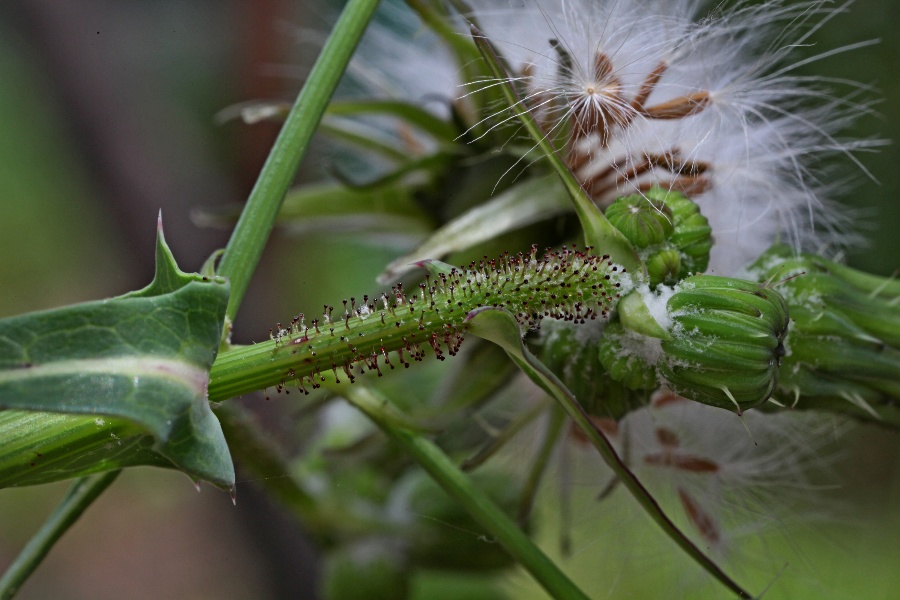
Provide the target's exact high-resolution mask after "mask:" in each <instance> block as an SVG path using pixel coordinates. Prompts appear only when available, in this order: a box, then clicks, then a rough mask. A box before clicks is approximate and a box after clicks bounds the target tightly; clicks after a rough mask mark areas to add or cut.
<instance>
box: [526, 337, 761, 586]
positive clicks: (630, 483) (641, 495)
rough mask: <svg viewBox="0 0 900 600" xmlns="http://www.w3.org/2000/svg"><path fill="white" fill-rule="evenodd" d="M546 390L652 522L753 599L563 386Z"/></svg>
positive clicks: (713, 572) (726, 583)
mask: <svg viewBox="0 0 900 600" xmlns="http://www.w3.org/2000/svg"><path fill="white" fill-rule="evenodd" d="M510 357H511V358H512V359H513V360H514V361H515V362H516V363H517V364H518V365H519V366H520V367H521V368H522V369H523V370H524V371H525V372H526V373H529V374H530V373H531V372H532V369H531V367H530V366H529V365H528V364H527V363H526V362H524V361H523V360H522V359H521V358H519V357H518V356H513V355H510ZM545 389H547V390H549V391H550V392H551V393H552V395H553V397H554V398H556V400H557V401H558V402H559V404H560V406H562V408H563V410H565V411H566V414H568V415H569V417H570V418H571V419H572V420H573V421H574V422H575V424H576V425H577V426H578V428H579V429H581V431H582V432H584V434H585V435H586V436H587V437H588V439H589V440H590V442H591V444H592V445H593V446H594V448H596V449H597V451H598V452H599V453H600V456H602V457H603V460H604V461H605V462H606V464H607V465H609V467H610V468H611V469H612V470H613V472H614V473H615V474H616V476H617V477H618V478H619V480H620V481H621V482H622V484H623V485H624V486H625V487H626V488H627V489H628V491H629V492H631V495H632V496H634V498H635V500H637V502H638V504H640V505H641V507H642V508H643V509H644V510H645V511H646V512H647V514H648V515H649V516H650V518H651V519H653V521H655V522H656V524H657V525H659V526H660V527H661V528H662V530H663V531H664V532H665V533H666V535H668V536H669V538H671V539H672V541H674V542H675V543H676V544H678V546H679V547H680V548H681V549H682V550H683V551H684V552H685V554H687V555H688V556H690V557H691V558H693V559H694V561H696V562H697V563H698V564H699V565H700V566H701V567H703V568H704V569H705V570H706V571H707V572H708V573H709V574H710V575H712V576H713V577H715V578H716V579H718V580H719V582H721V583H722V584H723V585H724V586H725V587H727V588H728V589H729V590H730V591H731V592H733V593H734V594H735V595H737V597H738V598H751V597H752V596H751V595H750V593H749V592H747V591H746V590H745V589H743V588H742V587H741V586H740V585H738V584H737V583H736V582H735V581H734V580H733V579H731V578H730V577H729V576H728V575H727V574H726V573H725V572H724V571H723V570H722V569H721V568H719V565H717V564H716V563H715V562H714V561H713V560H711V559H710V558H709V557H708V556H706V555H705V554H703V552H702V551H701V550H700V549H699V548H698V547H697V546H696V545H695V544H694V543H693V542H692V541H691V540H690V539H689V538H688V537H687V536H686V535H684V534H683V533H682V532H681V531H680V530H679V529H678V527H677V526H676V525H675V523H673V522H672V521H671V520H670V519H669V518H668V516H666V513H665V511H664V510H663V509H662V507H661V506H660V505H659V503H658V502H657V501H656V499H655V498H654V497H653V495H652V494H651V493H650V492H649V491H648V490H647V488H645V487H644V484H643V483H641V481H640V480H639V479H638V478H637V477H636V476H635V475H634V473H632V472H631V469H629V468H628V465H626V464H625V463H624V461H623V460H622V458H621V457H620V456H619V455H618V453H617V452H616V449H615V448H614V447H613V445H612V443H610V441H609V440H608V439H607V438H606V436H605V435H603V432H602V431H600V429H599V428H598V427H597V425H596V423H594V422H593V421H592V420H591V418H590V416H589V415H588V414H587V413H586V412H585V410H584V408H582V407H581V405H580V404H579V403H578V401H577V400H576V399H575V397H574V396H570V395H568V394H566V393H563V391H562V390H564V386H562V384H559V385H556V384H554V385H550V386H547V387H546V388H545Z"/></svg>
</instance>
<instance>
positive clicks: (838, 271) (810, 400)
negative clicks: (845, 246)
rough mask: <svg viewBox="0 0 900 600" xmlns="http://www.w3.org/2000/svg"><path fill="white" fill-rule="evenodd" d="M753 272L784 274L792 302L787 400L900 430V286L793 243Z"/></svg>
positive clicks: (783, 287) (767, 275) (770, 254)
mask: <svg viewBox="0 0 900 600" xmlns="http://www.w3.org/2000/svg"><path fill="white" fill-rule="evenodd" d="M752 271H753V272H754V273H755V274H756V275H757V276H758V277H759V278H760V279H769V280H772V279H776V278H779V279H783V281H782V282H781V283H780V284H778V285H779V289H780V290H781V291H782V292H783V293H784V295H785V298H786V299H787V302H788V305H789V306H790V312H791V321H792V323H791V331H790V334H789V336H788V337H787V339H786V340H785V348H786V354H785V357H784V361H783V367H782V379H781V383H780V387H781V388H782V390H783V391H784V393H783V398H782V399H783V400H784V402H785V403H788V404H791V405H794V406H797V407H798V408H815V409H825V410H830V411H835V412H842V413H848V414H851V415H853V416H855V417H857V418H862V419H865V420H875V421H878V422H881V423H883V424H888V425H892V426H894V427H900V411H898V409H897V408H896V406H897V403H898V401H900V304H898V302H897V298H898V297H900V285H898V283H897V282H896V281H894V280H893V279H887V278H883V277H878V276H875V275H869V274H867V273H862V272H860V271H856V270H854V269H851V268H849V267H846V266H844V265H840V264H837V263H834V262H832V261H829V260H826V259H824V258H822V257H819V256H815V255H811V254H801V255H795V254H794V253H793V252H792V251H791V250H790V249H789V248H787V247H786V246H776V247H773V248H771V249H770V250H769V251H768V252H766V253H765V254H763V256H761V257H760V259H759V260H758V261H757V262H756V264H755V265H754V266H753V267H752Z"/></svg>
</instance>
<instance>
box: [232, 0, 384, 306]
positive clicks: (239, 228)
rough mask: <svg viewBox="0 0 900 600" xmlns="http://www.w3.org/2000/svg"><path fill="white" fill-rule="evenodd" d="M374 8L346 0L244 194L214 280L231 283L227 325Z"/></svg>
mask: <svg viewBox="0 0 900 600" xmlns="http://www.w3.org/2000/svg"><path fill="white" fill-rule="evenodd" d="M377 6H378V0H349V2H348V3H347V6H346V7H345V8H344V11H343V12H342V13H341V16H340V18H339V19H338V22H337V23H336V24H335V26H334V29H333V30H332V32H331V35H330V36H329V37H328V41H326V42H325V47H324V48H322V53H321V54H320V55H319V58H318V59H317V60H316V63H315V65H314V66H313V69H312V71H311V72H310V74H309V78H308V79H307V80H306V84H305V85H304V86H303V89H302V90H301V91H300V94H299V95H298V96H297V101H296V102H295V103H294V107H293V108H292V109H291V112H290V114H289V115H288V117H287V120H286V121H285V123H284V126H283V127H282V128H281V133H279V134H278V139H276V140H275V145H274V146H273V147H272V151H271V152H270V153H269V158H268V159H267V160H266V164H265V165H263V168H262V171H261V172H260V174H259V179H257V181H256V185H255V186H254V187H253V191H252V192H250V197H249V198H248V199H247V204H246V206H245V207H244V211H243V213H241V218H240V219H239V220H238V223H237V225H236V226H235V228H234V232H233V233H232V235H231V239H230V240H229V242H228V246H227V247H226V248H225V254H224V255H223V256H222V262H221V263H220V265H219V274H220V275H223V276H225V277H228V278H229V279H230V280H231V297H230V298H229V300H228V308H227V310H226V312H225V317H226V321H227V322H228V323H231V322H233V321H234V317H235V315H236V314H237V311H238V308H239V307H240V305H241V301H242V300H243V299H244V294H245V293H246V291H247V287H248V285H249V284H250V277H251V276H252V275H253V272H254V271H255V270H256V265H257V264H258V263H259V259H260V256H262V252H263V248H264V247H265V245H266V241H267V240H268V239H269V233H270V232H271V231H272V227H273V226H274V224H275V217H276V216H277V215H278V211H279V210H280V208H281V202H282V201H283V200H284V196H285V194H286V193H287V190H288V188H289V187H290V185H291V183H292V182H293V180H294V176H295V174H296V172H297V168H298V167H299V166H300V160H301V159H302V158H303V156H304V154H305V153H306V149H307V146H308V145H309V141H310V139H311V138H312V135H313V132H315V130H316V128H317V127H318V125H319V121H320V120H321V118H322V114H323V113H324V112H325V108H326V107H327V105H328V102H329V100H330V99H331V96H332V94H333V93H334V90H335V88H336V87H337V84H338V81H340V79H341V76H342V75H343V73H344V70H345V69H346V67H347V64H348V63H349V62H350V57H351V56H352V55H353V51H354V50H355V49H356V45H357V43H358V42H359V39H360V38H361V37H362V34H363V32H364V31H365V29H366V26H367V25H368V23H369V20H370V19H371V17H372V13H373V12H375V8H376V7H377Z"/></svg>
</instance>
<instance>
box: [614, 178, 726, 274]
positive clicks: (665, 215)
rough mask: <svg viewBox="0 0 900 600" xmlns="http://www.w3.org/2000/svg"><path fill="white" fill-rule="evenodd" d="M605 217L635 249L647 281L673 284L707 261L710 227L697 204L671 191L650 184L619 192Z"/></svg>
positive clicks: (695, 271)
mask: <svg viewBox="0 0 900 600" xmlns="http://www.w3.org/2000/svg"><path fill="white" fill-rule="evenodd" d="M606 218H607V219H608V220H609V222H610V223H611V224H612V225H613V226H614V227H615V228H616V229H618V230H619V231H621V232H622V234H623V235H624V236H625V237H626V238H628V241H630V242H631V243H632V245H633V246H634V247H635V248H636V249H637V251H638V255H639V256H640V258H641V261H642V262H643V263H644V266H645V268H646V270H647V275H648V277H649V281H650V285H651V286H653V287H655V286H657V285H660V284H673V283H676V282H678V281H679V280H680V279H682V278H683V277H685V276H687V275H690V274H693V273H700V272H703V271H704V270H705V269H706V267H707V265H708V264H709V252H710V249H711V248H712V228H710V226H709V222H708V221H707V220H706V217H704V216H703V215H702V214H700V209H699V207H698V206H697V205H696V204H695V203H694V202H692V201H691V200H689V199H688V198H686V197H685V196H683V195H682V194H680V193H678V192H674V191H669V190H664V189H662V188H660V187H658V186H657V187H653V188H651V189H650V190H648V191H647V193H646V194H645V195H639V194H633V195H631V196H623V197H621V198H619V199H618V200H616V201H615V202H614V203H613V204H611V205H610V206H609V208H607V209H606Z"/></svg>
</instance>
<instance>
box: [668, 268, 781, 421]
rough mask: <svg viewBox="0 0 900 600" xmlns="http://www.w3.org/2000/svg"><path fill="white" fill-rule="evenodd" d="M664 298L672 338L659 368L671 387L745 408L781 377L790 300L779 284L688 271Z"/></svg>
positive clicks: (765, 397) (724, 405)
mask: <svg viewBox="0 0 900 600" xmlns="http://www.w3.org/2000/svg"><path fill="white" fill-rule="evenodd" d="M679 288H680V289H679V290H677V291H676V292H675V294H674V295H673V296H672V297H671V298H669V301H668V302H667V303H666V309H667V310H668V312H669V314H670V316H671V318H672V326H671V331H672V338H671V339H668V340H663V341H662V343H661V346H662V350H663V353H664V359H663V360H660V361H659V362H658V363H657V366H658V368H659V373H660V375H661V376H662V377H663V379H664V380H665V381H666V383H667V384H668V385H669V387H670V388H671V389H672V390H673V391H674V392H676V393H678V394H680V395H682V396H684V397H686V398H690V399H692V400H697V401H698V402H703V403H704V404H711V405H713V406H719V407H721V408H727V409H736V410H737V412H739V413H740V412H742V411H743V410H745V409H748V408H753V407H754V406H758V405H760V404H762V403H763V402H765V401H766V400H768V399H769V398H770V397H771V395H772V393H773V392H774V391H775V388H776V386H777V384H778V370H779V366H780V364H781V357H782V356H783V355H784V347H783V346H782V342H783V340H784V336H785V334H786V333H787V328H788V308H787V304H786V303H785V301H784V298H782V297H781V296H780V295H779V294H778V292H776V291H775V290H773V289H770V288H766V287H764V286H762V285H760V284H757V283H753V282H750V281H742V280H740V279H730V278H726V277H714V276H711V275H698V276H694V277H688V278H687V279H685V280H684V281H682V282H681V284H680V285H679Z"/></svg>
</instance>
